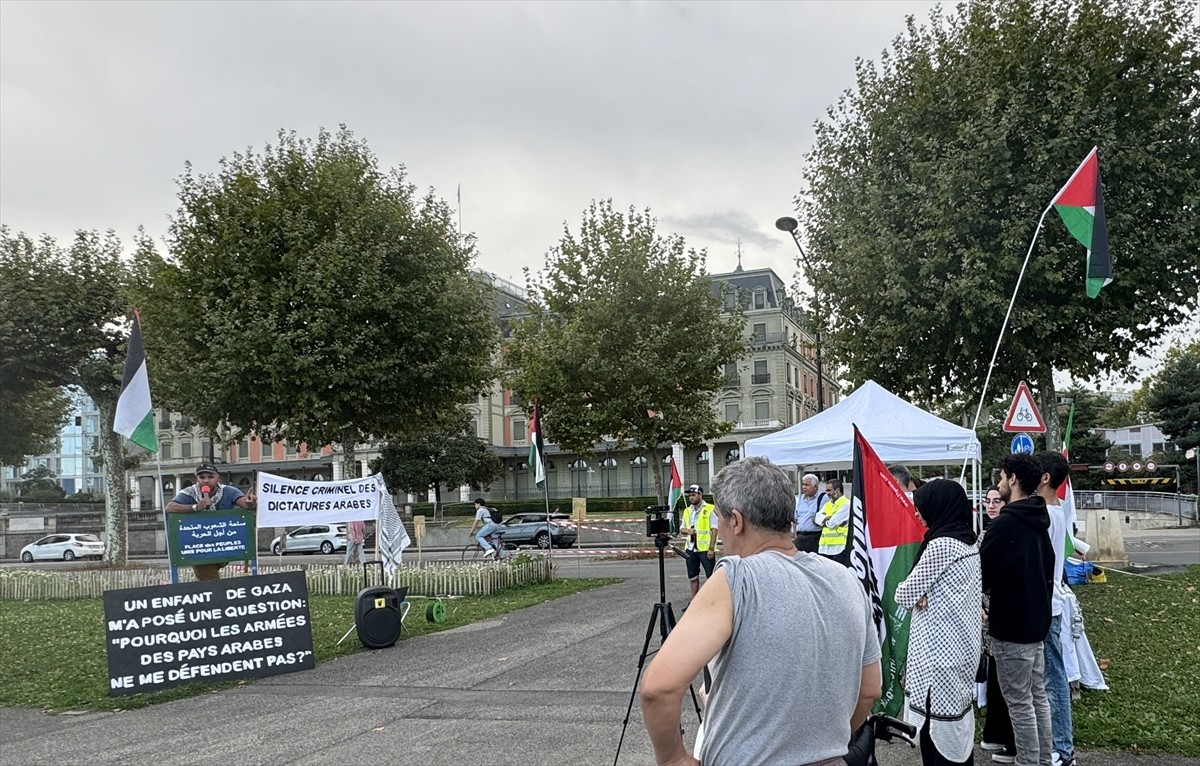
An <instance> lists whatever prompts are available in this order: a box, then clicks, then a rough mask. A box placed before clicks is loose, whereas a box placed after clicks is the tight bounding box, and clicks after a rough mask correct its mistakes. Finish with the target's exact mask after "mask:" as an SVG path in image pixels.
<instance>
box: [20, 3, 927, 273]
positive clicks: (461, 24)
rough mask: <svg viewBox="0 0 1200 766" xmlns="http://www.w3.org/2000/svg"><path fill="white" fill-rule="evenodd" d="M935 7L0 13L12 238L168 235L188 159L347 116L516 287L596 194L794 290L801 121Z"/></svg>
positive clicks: (270, 6)
mask: <svg viewBox="0 0 1200 766" xmlns="http://www.w3.org/2000/svg"><path fill="white" fill-rule="evenodd" d="M933 5H934V4H933V3H928V2H910V1H906V0H893V1H890V2H849V1H847V2H798V3H785V2H763V3H755V2H730V3H722V2H691V3H675V2H638V3H629V2H590V3H589V2H549V1H542V2H436V3H434V2H430V3H424V2H407V3H383V2H369V3H352V2H339V3H318V2H299V3H286V2H274V3H254V2H237V3H223V2H203V3H186V2H159V3H152V2H137V3H103V2H86V3H66V2H33V3H25V2H12V1H11V0H6V1H5V2H2V3H0V205H2V220H3V223H5V224H7V225H8V226H9V227H10V228H12V229H15V230H20V231H26V232H29V233H42V232H48V233H51V234H53V235H56V236H58V237H61V238H66V237H69V236H70V234H71V232H72V231H73V230H75V229H77V228H89V229H90V228H96V229H108V228H113V229H116V230H117V232H118V233H119V234H121V236H122V237H123V238H124V239H126V240H127V241H128V240H129V239H130V235H131V234H132V233H133V231H134V229H135V228H136V227H137V226H138V225H139V224H141V225H144V226H146V227H147V229H149V230H150V231H151V232H152V233H154V234H155V235H158V236H160V235H161V234H162V233H163V232H164V231H165V229H166V224H167V217H168V215H170V214H171V213H172V212H173V211H174V210H175V206H176V200H175V179H176V178H177V177H178V176H179V175H180V173H181V172H182V170H183V166H184V162H185V161H190V162H192V163H193V164H194V165H195V166H196V167H197V168H198V169H200V170H202V171H203V170H212V169H214V168H215V166H216V163H217V161H218V160H219V159H220V158H221V157H222V156H225V155H228V154H230V153H231V152H233V151H237V150H240V149H243V148H245V147H248V146H254V147H256V148H261V147H262V146H263V144H264V143H266V142H268V141H271V140H273V138H274V136H275V134H276V132H277V131H278V130H279V129H280V128H287V129H292V130H296V131H298V132H299V133H301V134H302V135H305V136H311V135H314V134H315V133H316V131H317V129H318V128H319V127H327V128H331V129H332V128H336V127H337V125H338V124H339V123H345V124H346V125H347V126H348V127H349V128H350V129H351V130H353V131H354V132H355V133H356V134H357V135H358V136H359V137H361V138H364V139H366V140H367V141H368V143H369V144H370V146H371V147H372V149H373V150H374V151H375V153H376V154H377V155H378V157H379V159H380V161H381V162H382V163H383V164H384V165H388V166H390V165H397V164H403V165H405V166H406V167H407V169H408V172H409V174H410V176H411V179H412V180H413V181H414V182H415V183H416V184H417V185H418V186H419V187H422V188H424V187H430V186H432V187H434V188H435V189H436V191H437V193H438V194H439V195H441V196H442V197H444V198H445V199H447V200H448V201H450V202H451V204H452V205H453V204H454V203H455V197H456V189H457V187H458V185H459V184H461V185H462V220H463V228H464V229H465V230H467V231H473V232H475V233H476V234H477V235H478V238H479V261H478V265H479V266H481V267H483V268H485V269H488V270H489V271H492V272H495V273H497V274H499V275H500V276H503V277H507V278H511V279H514V280H515V281H518V282H523V278H522V276H521V269H522V267H531V268H534V269H536V268H539V267H540V266H541V265H542V263H543V262H544V258H545V253H546V251H547V250H548V249H549V248H550V247H551V246H552V245H553V244H554V243H555V242H557V241H558V239H559V237H560V235H561V233H562V226H563V223H564V222H566V223H567V224H568V225H570V226H571V227H572V229H577V228H578V222H579V218H580V215H581V213H582V211H583V210H584V208H585V207H586V206H587V204H588V202H589V201H590V200H592V199H594V198H606V197H611V198H612V199H613V201H614V203H615V204H616V205H617V206H618V207H619V208H627V207H628V206H630V205H634V206H637V207H639V208H644V207H649V208H650V209H651V210H652V211H653V213H654V214H655V215H657V216H658V218H659V225H660V228H661V229H662V230H665V231H673V232H676V233H679V234H682V235H683V236H684V237H686V239H687V241H688V243H689V245H692V246H695V247H698V248H700V247H703V248H706V249H707V250H708V268H709V271H710V272H720V271H728V270H731V269H733V267H734V266H735V265H736V258H735V253H736V250H737V241H738V239H739V238H741V242H742V252H743V263H744V265H745V266H746V267H748V268H753V267H758V266H770V267H772V268H774V269H775V270H776V272H777V273H779V275H780V276H781V277H783V278H784V279H785V280H786V281H788V282H789V283H790V282H791V280H792V276H793V268H794V267H793V261H792V248H793V247H794V246H793V245H792V243H791V242H789V241H788V240H787V238H786V237H785V236H784V235H782V234H781V233H779V232H777V231H776V230H775V228H774V221H775V219H776V218H777V217H779V216H781V215H787V214H789V213H791V212H792V209H793V206H792V198H793V197H794V195H795V194H796V192H797V191H798V190H799V185H800V181H799V177H800V170H801V161H802V156H803V154H804V152H805V151H806V149H807V148H808V146H809V144H810V142H811V140H812V135H813V130H812V125H813V122H814V121H815V120H817V119H819V118H820V117H822V115H823V114H824V113H825V109H826V108H827V107H828V106H830V105H831V104H833V103H834V102H835V101H836V100H837V98H838V95H839V94H840V93H841V92H842V91H843V90H845V89H846V88H849V87H851V86H852V85H853V83H854V63H855V58H856V57H863V58H868V59H877V58H878V56H879V54H880V52H881V51H882V50H883V49H884V48H886V47H887V46H888V44H889V43H890V42H891V40H892V39H893V38H894V37H895V36H896V35H898V34H900V33H901V32H902V31H903V29H904V23H905V21H904V20H905V16H906V15H908V14H914V15H916V16H917V18H918V19H921V20H924V19H926V18H928V15H929V11H930V9H931V8H932V7H933Z"/></svg>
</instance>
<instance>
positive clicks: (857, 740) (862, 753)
mask: <svg viewBox="0 0 1200 766" xmlns="http://www.w3.org/2000/svg"><path fill="white" fill-rule="evenodd" d="M916 736H917V727H915V726H913V725H912V724H911V723H907V722H905V721H901V720H900V719H899V718H893V717H891V716H890V715H884V714H883V713H876V714H875V715H873V716H871V717H870V718H868V719H867V722H866V723H864V724H863V725H862V726H861V727H860V728H859V730H858V731H856V732H854V736H853V738H851V740H850V750H849V752H847V753H846V755H845V760H846V764H847V766H879V761H877V760H875V742H876V741H877V740H882V741H884V742H891V741H892V740H894V739H898V740H900V741H901V742H907V743H908V746H909V747H916V746H917V745H916V742H914V741H913V738H915V737H916Z"/></svg>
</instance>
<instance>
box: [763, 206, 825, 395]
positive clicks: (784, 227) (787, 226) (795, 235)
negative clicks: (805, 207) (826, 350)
mask: <svg viewBox="0 0 1200 766" xmlns="http://www.w3.org/2000/svg"><path fill="white" fill-rule="evenodd" d="M775 228H776V229H779V230H780V231H785V232H787V233H788V234H790V235H792V241H793V242H795V243H796V249H797V250H799V251H800V257H799V258H797V259H796V264H797V265H802V266H803V267H804V268H805V270H806V271H809V272H811V271H812V269H811V268H810V267H809V264H808V255H807V254H806V253H805V252H804V246H803V245H801V244H800V233H799V229H800V222H799V221H797V220H796V219H795V218H792V217H791V216H786V215H785V216H784V217H782V218H778V219H776V221H775ZM813 323H814V325H815V330H816V340H817V349H816V351H817V412H824V411H825V372H824V371H823V370H822V369H821V323H820V321H819V320H817V317H816V314H815V313H814V315H813Z"/></svg>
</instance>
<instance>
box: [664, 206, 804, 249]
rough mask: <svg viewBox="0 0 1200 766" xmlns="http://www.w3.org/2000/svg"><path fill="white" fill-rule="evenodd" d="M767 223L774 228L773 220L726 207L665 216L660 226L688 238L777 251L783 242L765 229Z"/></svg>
mask: <svg viewBox="0 0 1200 766" xmlns="http://www.w3.org/2000/svg"><path fill="white" fill-rule="evenodd" d="M764 223H766V224H767V225H768V226H771V227H772V230H774V228H773V227H774V223H773V222H764V221H760V220H757V219H755V218H754V217H752V216H751V215H750V214H749V213H747V212H745V211H744V210H726V211H724V212H720V213H693V214H691V215H684V216H666V217H664V218H661V219H660V220H659V226H660V228H665V229H667V230H669V231H673V232H675V233H676V234H681V235H683V236H684V238H685V239H688V240H689V241H690V240H692V239H695V238H698V239H701V240H704V241H708V242H720V243H723V244H728V245H736V244H737V243H738V241H739V240H740V241H741V244H742V246H743V247H750V248H757V249H761V250H774V249H775V248H777V247H779V246H780V242H781V241H782V240H781V239H780V237H779V236H773V235H770V234H769V233H768V232H766V231H764V227H763V225H764Z"/></svg>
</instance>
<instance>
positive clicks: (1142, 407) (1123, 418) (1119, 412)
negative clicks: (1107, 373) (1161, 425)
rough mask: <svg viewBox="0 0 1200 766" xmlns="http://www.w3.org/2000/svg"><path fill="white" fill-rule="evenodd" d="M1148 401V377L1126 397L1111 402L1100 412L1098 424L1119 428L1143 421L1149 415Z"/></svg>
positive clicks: (1145, 420)
mask: <svg viewBox="0 0 1200 766" xmlns="http://www.w3.org/2000/svg"><path fill="white" fill-rule="evenodd" d="M1149 401H1150V379H1149V378H1147V379H1146V380H1143V381H1142V383H1141V385H1139V386H1138V387H1137V389H1136V390H1135V391H1134V392H1133V395H1132V396H1130V397H1129V398H1128V399H1125V400H1123V401H1119V402H1113V403H1112V404H1110V405H1109V406H1108V407H1107V408H1106V409H1105V410H1104V411H1103V412H1101V413H1100V418H1099V421H1098V422H1099V425H1100V426H1101V427H1102V428H1121V427H1123V426H1132V425H1137V424H1138V423H1145V422H1147V419H1148V418H1149V417H1150V404H1149Z"/></svg>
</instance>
